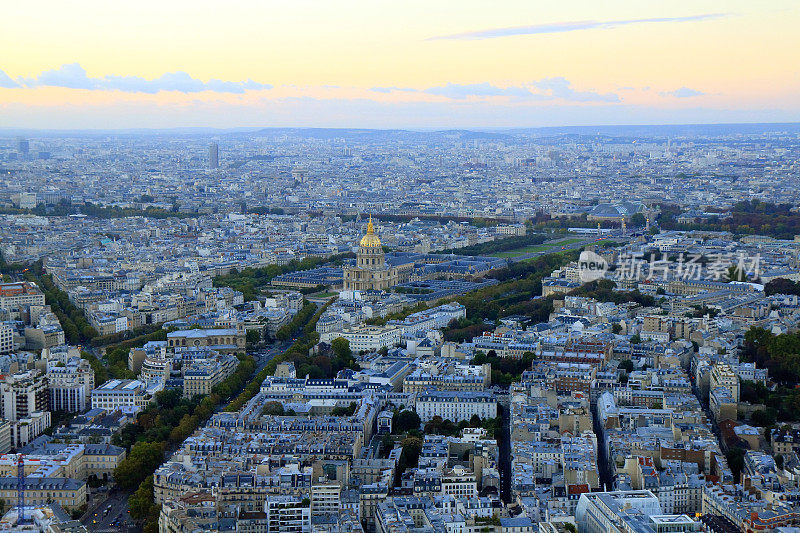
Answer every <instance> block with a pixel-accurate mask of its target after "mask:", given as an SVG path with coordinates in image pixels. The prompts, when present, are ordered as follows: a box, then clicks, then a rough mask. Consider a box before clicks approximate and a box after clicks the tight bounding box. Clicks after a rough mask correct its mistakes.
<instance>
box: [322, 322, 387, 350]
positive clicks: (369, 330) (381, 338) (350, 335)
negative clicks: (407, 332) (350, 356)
mask: <svg viewBox="0 0 800 533" xmlns="http://www.w3.org/2000/svg"><path fill="white" fill-rule="evenodd" d="M402 331H403V330H402V329H400V328H399V327H397V326H369V325H363V326H355V327H352V328H344V329H343V330H342V331H338V332H329V333H326V334H323V335H322V336H321V340H323V341H325V342H331V341H332V340H333V339H336V338H338V337H342V338H344V339H347V341H348V342H349V343H350V350H352V351H353V352H355V353H358V352H360V351H370V350H380V349H381V348H383V347H386V348H391V347H392V346H394V345H396V344H400V336H401V334H402Z"/></svg>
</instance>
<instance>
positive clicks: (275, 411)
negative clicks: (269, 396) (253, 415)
mask: <svg viewBox="0 0 800 533" xmlns="http://www.w3.org/2000/svg"><path fill="white" fill-rule="evenodd" d="M261 414H262V415H270V416H282V415H283V414H284V410H283V404H282V403H281V402H275V401H272V402H267V403H266V405H264V409H263V410H262V411H261Z"/></svg>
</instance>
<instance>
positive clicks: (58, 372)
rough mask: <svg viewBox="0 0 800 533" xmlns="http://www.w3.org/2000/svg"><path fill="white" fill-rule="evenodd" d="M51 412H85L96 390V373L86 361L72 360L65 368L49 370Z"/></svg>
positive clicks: (59, 367)
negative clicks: (93, 391)
mask: <svg viewBox="0 0 800 533" xmlns="http://www.w3.org/2000/svg"><path fill="white" fill-rule="evenodd" d="M47 385H48V387H49V390H50V410H51V411H66V412H68V413H77V412H80V411H84V410H85V409H86V406H87V404H88V400H89V397H90V396H91V394H92V390H93V389H94V371H93V370H92V367H91V365H90V364H89V361H87V360H85V359H77V360H70V361H69V362H68V364H67V365H65V366H55V365H52V366H50V367H49V368H48V369H47Z"/></svg>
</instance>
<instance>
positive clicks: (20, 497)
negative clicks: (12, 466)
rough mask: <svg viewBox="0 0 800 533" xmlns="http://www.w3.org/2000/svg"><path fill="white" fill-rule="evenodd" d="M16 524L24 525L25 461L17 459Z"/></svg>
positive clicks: (21, 456) (20, 458)
mask: <svg viewBox="0 0 800 533" xmlns="http://www.w3.org/2000/svg"><path fill="white" fill-rule="evenodd" d="M17 523H18V524H24V523H25V459H24V456H23V455H22V454H19V457H18V458H17Z"/></svg>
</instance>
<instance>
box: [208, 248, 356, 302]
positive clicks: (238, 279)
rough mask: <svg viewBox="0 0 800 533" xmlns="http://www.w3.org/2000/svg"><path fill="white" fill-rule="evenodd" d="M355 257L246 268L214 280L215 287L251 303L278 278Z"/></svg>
mask: <svg viewBox="0 0 800 533" xmlns="http://www.w3.org/2000/svg"><path fill="white" fill-rule="evenodd" d="M352 257H354V256H353V254H352V253H346V254H339V255H335V256H332V257H327V258H325V257H306V258H305V259H303V260H302V261H297V260H293V261H289V262H288V263H286V264H285V265H267V266H264V267H259V268H245V269H242V270H241V271H240V270H237V269H232V270H231V271H230V273H228V274H226V275H223V276H217V277H215V278H214V286H215V287H230V288H232V289H234V290H237V291H239V292H241V293H242V294H243V295H244V300H245V301H246V302H247V301H251V300H256V299H258V296H260V295H261V294H262V290H263V289H264V288H265V287H267V286H269V284H270V282H271V281H272V279H273V278H275V277H276V276H279V275H281V274H288V273H290V272H297V271H301V270H311V269H312V268H317V267H318V266H321V265H323V264H332V265H336V264H341V263H342V262H343V261H344V260H345V259H348V258H352Z"/></svg>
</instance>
